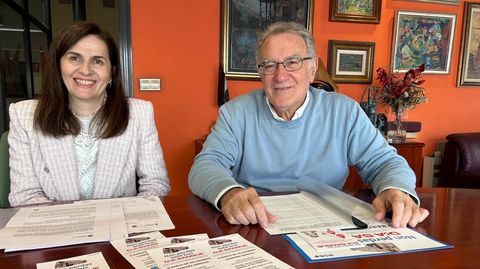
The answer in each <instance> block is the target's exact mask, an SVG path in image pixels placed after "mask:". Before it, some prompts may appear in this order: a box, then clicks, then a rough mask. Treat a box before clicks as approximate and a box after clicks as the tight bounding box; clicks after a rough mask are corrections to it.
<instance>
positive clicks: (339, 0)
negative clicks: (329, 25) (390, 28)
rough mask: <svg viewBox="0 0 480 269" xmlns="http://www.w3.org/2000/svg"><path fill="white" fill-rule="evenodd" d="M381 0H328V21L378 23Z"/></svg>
mask: <svg viewBox="0 0 480 269" xmlns="http://www.w3.org/2000/svg"><path fill="white" fill-rule="evenodd" d="M381 11H382V0H357V1H349V0H330V17H329V20H330V21H339V22H357V23H373V24H379V23H380V15H381Z"/></svg>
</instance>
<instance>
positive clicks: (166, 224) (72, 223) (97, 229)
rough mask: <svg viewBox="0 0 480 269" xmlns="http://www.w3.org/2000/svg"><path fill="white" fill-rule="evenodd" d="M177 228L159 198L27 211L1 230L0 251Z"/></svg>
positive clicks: (76, 204) (64, 205) (82, 203)
mask: <svg viewBox="0 0 480 269" xmlns="http://www.w3.org/2000/svg"><path fill="white" fill-rule="evenodd" d="M3 212H6V211H2V213H3ZM5 215H6V214H5ZM174 227H175V226H174V225H173V223H172V220H171V219H170V217H169V216H168V213H167V211H166V210H165V207H164V206H163V204H162V202H161V201H160V199H159V198H158V197H148V198H144V197H127V198H114V199H99V200H85V201H76V202H74V203H69V204H59V205H42V206H34V207H24V208H20V209H19V210H18V212H16V213H15V215H14V216H13V217H11V219H10V220H9V221H8V223H7V224H6V225H5V227H4V228H3V229H1V230H0V238H2V240H0V249H2V248H4V249H5V251H6V252H8V251H16V250H24V249H36V248H47V247H56V246H65V245H73V244H81V243H90V242H98V241H110V240H114V239H120V238H126V237H128V235H129V234H134V233H142V232H146V231H159V230H167V229H173V228H174Z"/></svg>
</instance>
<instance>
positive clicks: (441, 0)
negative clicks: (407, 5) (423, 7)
mask: <svg viewBox="0 0 480 269" xmlns="http://www.w3.org/2000/svg"><path fill="white" fill-rule="evenodd" d="M407 1H414V2H427V3H435V4H448V5H458V4H460V0H407Z"/></svg>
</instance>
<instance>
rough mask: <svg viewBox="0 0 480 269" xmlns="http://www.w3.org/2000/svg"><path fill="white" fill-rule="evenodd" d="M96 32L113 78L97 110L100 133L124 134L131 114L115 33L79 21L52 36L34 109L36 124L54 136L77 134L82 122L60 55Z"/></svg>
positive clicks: (96, 120) (99, 135)
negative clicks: (75, 112)
mask: <svg viewBox="0 0 480 269" xmlns="http://www.w3.org/2000/svg"><path fill="white" fill-rule="evenodd" d="M88 35H94V36H96V37H98V38H99V39H101V40H102V41H103V42H105V45H106V46H107V48H108V54H109V57H110V62H111V70H110V71H111V72H110V73H111V76H112V82H111V84H110V85H109V86H107V89H106V92H107V99H106V101H105V104H104V105H103V107H102V108H100V110H99V111H98V112H97V113H96V114H95V117H94V119H93V121H94V122H95V124H97V126H98V129H97V137H100V138H110V137H114V136H117V135H120V134H122V133H123V132H124V131H125V129H126V128H127V125H128V119H129V115H130V111H129V107H128V100H127V97H126V96H125V93H124V91H123V85H122V79H121V70H120V56H119V51H118V47H117V45H116V43H115V40H114V39H113V38H112V36H111V35H110V34H109V33H107V32H105V31H103V30H101V29H100V27H99V26H98V25H96V24H94V23H89V22H76V23H73V24H71V25H70V26H67V27H66V28H65V29H63V30H62V31H61V32H60V34H59V35H58V36H57V37H56V38H55V39H54V40H53V42H52V45H51V46H50V51H49V52H48V58H47V64H46V65H45V70H44V73H43V81H42V91H41V95H40V97H39V100H38V105H37V108H36V110H35V116H34V126H35V128H37V129H38V130H40V131H42V132H43V133H44V134H47V135H51V136H54V137H61V136H65V135H78V134H79V133H80V129H81V127H80V123H79V121H78V119H77V118H76V117H75V115H73V113H72V112H71V111H70V109H69V102H68V91H67V88H66V86H65V84H64V83H63V80H62V72H61V69H60V59H61V58H62V56H63V55H65V53H67V51H68V50H69V49H70V48H71V47H73V46H74V45H75V44H76V43H77V42H78V41H79V40H80V39H82V38H84V37H86V36H88Z"/></svg>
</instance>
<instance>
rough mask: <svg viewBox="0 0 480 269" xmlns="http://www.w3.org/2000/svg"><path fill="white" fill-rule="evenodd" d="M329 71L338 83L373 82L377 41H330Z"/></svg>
mask: <svg viewBox="0 0 480 269" xmlns="http://www.w3.org/2000/svg"><path fill="white" fill-rule="evenodd" d="M328 52H329V53H328V72H329V73H330V75H331V76H332V79H333V81H335V82H337V83H364V84H370V83H372V73H373V57H374V54H375V43H373V42H357V41H342V40H329V41H328Z"/></svg>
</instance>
